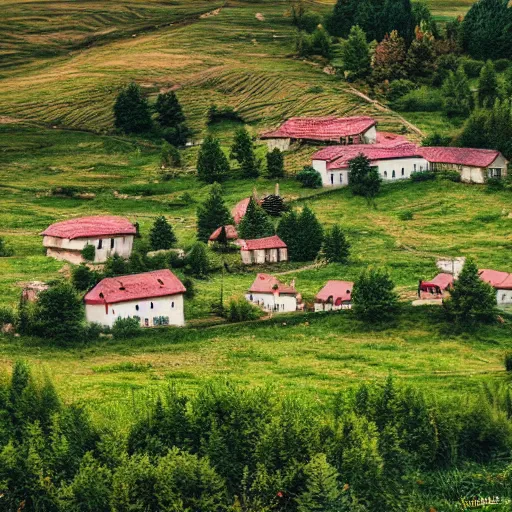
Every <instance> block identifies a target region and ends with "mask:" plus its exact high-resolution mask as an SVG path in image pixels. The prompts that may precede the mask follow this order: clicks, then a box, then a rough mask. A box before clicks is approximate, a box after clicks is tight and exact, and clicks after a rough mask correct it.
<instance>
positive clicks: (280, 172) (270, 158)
mask: <svg viewBox="0 0 512 512" xmlns="http://www.w3.org/2000/svg"><path fill="white" fill-rule="evenodd" d="M267 175H268V177H269V178H283V177H284V156H283V153H282V152H281V151H279V149H278V148H274V149H273V150H272V151H269V152H268V153H267Z"/></svg>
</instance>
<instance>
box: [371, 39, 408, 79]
mask: <svg viewBox="0 0 512 512" xmlns="http://www.w3.org/2000/svg"><path fill="white" fill-rule="evenodd" d="M405 57H406V49H405V40H404V38H403V37H400V36H399V35H398V32H397V31H396V30H393V31H392V32H391V34H389V35H388V34H386V36H385V37H384V39H383V40H382V41H381V42H380V43H379V44H378V45H377V47H376V48H375V53H374V56H373V77H374V79H375V80H377V81H380V82H382V81H384V80H398V79H401V78H405V75H406V73H405Z"/></svg>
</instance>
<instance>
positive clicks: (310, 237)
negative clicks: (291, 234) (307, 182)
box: [295, 205, 323, 261]
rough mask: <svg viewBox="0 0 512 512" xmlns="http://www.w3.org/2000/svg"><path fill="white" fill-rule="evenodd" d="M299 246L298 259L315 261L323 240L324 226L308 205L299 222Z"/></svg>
mask: <svg viewBox="0 0 512 512" xmlns="http://www.w3.org/2000/svg"><path fill="white" fill-rule="evenodd" d="M297 230H298V247H297V253H296V254H295V260H296V261H313V260H314V259H315V258H316V257H317V256H318V253H319V252H320V249H321V248H322V242H323V228H322V225H321V224H320V222H318V219H317V218H316V215H315V214H314V212H313V211H312V210H311V209H310V208H309V207H308V206H307V205H306V206H304V208H303V209H302V212H301V213H300V215H299V217H298V222H297Z"/></svg>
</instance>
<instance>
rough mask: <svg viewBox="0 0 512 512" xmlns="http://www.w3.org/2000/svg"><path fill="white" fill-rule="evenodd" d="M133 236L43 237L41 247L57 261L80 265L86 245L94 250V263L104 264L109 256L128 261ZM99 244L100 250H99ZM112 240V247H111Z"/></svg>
mask: <svg viewBox="0 0 512 512" xmlns="http://www.w3.org/2000/svg"><path fill="white" fill-rule="evenodd" d="M133 238H134V237H133V235H125V236H116V237H109V238H98V237H96V238H75V239H73V240H69V239H68V238H57V237H53V236H45V237H43V246H44V247H46V248H47V251H46V254H47V255H48V256H51V257H52V258H55V259H58V260H65V261H69V262H70V263H74V264H79V263H82V261H83V258H82V255H81V252H82V250H83V249H84V247H85V246H86V245H92V246H94V247H95V249H96V253H95V257H94V263H104V262H105V261H107V259H108V258H109V257H110V256H113V255H114V254H118V255H119V256H121V257H122V258H125V259H128V258H129V257H130V254H131V253H132V249H133ZM100 240H101V241H102V243H101V246H102V247H101V249H100V248H99V245H100ZM112 240H113V241H114V247H113V248H112V247H111V244H112Z"/></svg>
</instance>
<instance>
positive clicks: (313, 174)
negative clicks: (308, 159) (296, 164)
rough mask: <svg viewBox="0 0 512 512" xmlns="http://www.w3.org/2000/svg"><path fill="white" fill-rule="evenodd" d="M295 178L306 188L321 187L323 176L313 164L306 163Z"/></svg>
mask: <svg viewBox="0 0 512 512" xmlns="http://www.w3.org/2000/svg"><path fill="white" fill-rule="evenodd" d="M295 179H296V180H297V181H299V182H300V183H302V186H303V187H306V188H320V187H321V186H322V176H320V173H319V172H318V171H317V170H316V169H314V168H313V167H311V165H305V166H304V168H303V169H302V171H300V172H298V173H297V175H296V176H295Z"/></svg>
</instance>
